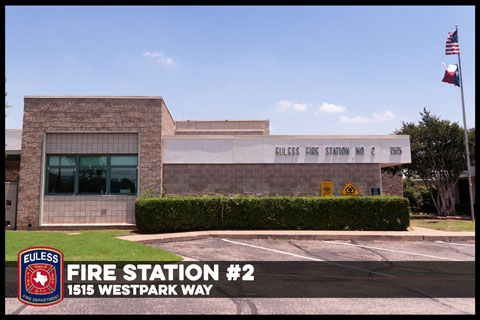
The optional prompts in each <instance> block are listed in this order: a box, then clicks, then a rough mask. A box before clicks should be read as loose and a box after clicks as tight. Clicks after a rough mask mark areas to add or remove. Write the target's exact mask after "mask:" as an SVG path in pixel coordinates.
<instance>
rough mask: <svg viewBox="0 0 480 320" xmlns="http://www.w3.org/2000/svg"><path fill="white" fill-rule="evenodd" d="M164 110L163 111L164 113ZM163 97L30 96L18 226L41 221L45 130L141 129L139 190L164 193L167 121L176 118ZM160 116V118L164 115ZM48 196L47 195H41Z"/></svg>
mask: <svg viewBox="0 0 480 320" xmlns="http://www.w3.org/2000/svg"><path fill="white" fill-rule="evenodd" d="M162 113H163V114H164V116H163V117H162ZM165 113H168V110H167V107H166V105H165V103H164V101H163V99H162V98H161V97H148V98H145V97H28V96H26V97H25V103H24V118H23V133H22V156H21V162H20V182H19V193H18V214H17V215H18V219H17V221H18V224H17V226H18V228H19V229H30V228H34V229H35V228H38V227H39V213H40V197H41V195H40V185H41V179H40V177H41V172H42V170H45V168H42V148H43V139H44V133H45V132H47V131H48V132H58V131H62V132H64V131H76V132H79V131H84V132H86V133H92V132H97V133H99V132H107V133H108V132H115V131H117V132H118V131H121V132H126V131H128V132H138V134H139V135H140V155H139V158H140V159H141V160H140V161H139V181H140V183H139V192H141V191H143V190H146V189H149V188H152V189H153V190H154V192H155V194H157V195H160V194H161V185H162V184H161V181H162V168H161V162H160V161H161V159H160V155H161V152H162V150H161V135H162V134H164V130H163V129H162V124H163V125H164V126H165V127H166V128H167V129H166V130H167V132H168V133H170V134H172V127H173V128H174V127H175V124H174V122H173V119H172V118H171V116H170V114H169V113H168V116H165ZM160 119H161V120H160ZM42 197H43V195H42Z"/></svg>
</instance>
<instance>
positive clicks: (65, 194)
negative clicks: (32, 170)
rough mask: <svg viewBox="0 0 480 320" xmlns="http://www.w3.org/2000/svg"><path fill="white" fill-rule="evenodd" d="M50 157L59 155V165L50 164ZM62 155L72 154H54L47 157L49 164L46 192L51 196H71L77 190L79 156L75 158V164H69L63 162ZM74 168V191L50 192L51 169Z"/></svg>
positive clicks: (47, 167) (46, 176)
mask: <svg viewBox="0 0 480 320" xmlns="http://www.w3.org/2000/svg"><path fill="white" fill-rule="evenodd" d="M50 157H59V160H58V165H53V166H51V165H50ZM61 157H72V155H64V154H52V155H48V157H47V163H46V164H47V166H46V175H45V194H46V195H47V194H48V195H49V196H71V195H74V194H75V191H76V188H77V186H76V184H77V165H78V157H76V158H75V165H74V166H68V165H62V164H61ZM63 168H64V169H72V168H73V193H49V192H48V184H49V182H50V174H49V173H50V169H63Z"/></svg>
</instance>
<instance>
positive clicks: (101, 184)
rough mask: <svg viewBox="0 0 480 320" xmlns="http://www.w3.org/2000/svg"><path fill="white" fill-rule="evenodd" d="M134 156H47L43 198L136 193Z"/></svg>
mask: <svg viewBox="0 0 480 320" xmlns="http://www.w3.org/2000/svg"><path fill="white" fill-rule="evenodd" d="M137 161H138V160H137V156H136V155H111V156H109V155H69V156H60V155H49V156H48V157H47V179H46V185H47V188H46V190H45V193H46V194H47V195H57V194H65V195H68V194H70V195H71V194H79V195H103V194H122V195H125V194H127V195H132V194H137V175H138V171H137V165H138V162H137Z"/></svg>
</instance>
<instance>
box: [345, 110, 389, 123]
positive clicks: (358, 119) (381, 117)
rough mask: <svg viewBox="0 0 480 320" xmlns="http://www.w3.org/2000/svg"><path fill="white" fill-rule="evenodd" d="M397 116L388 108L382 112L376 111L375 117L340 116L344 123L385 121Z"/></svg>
mask: <svg viewBox="0 0 480 320" xmlns="http://www.w3.org/2000/svg"><path fill="white" fill-rule="evenodd" d="M396 118H397V116H396V115H395V114H394V113H393V112H392V111H390V110H386V111H384V112H382V113H374V114H373V117H371V118H365V117H361V116H355V117H346V116H340V118H339V119H340V122H342V123H365V122H385V121H390V120H394V119H396Z"/></svg>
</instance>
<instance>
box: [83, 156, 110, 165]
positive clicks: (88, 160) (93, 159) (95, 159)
mask: <svg viewBox="0 0 480 320" xmlns="http://www.w3.org/2000/svg"><path fill="white" fill-rule="evenodd" d="M80 165H81V166H106V165H107V157H106V156H83V157H80Z"/></svg>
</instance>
